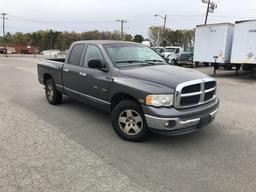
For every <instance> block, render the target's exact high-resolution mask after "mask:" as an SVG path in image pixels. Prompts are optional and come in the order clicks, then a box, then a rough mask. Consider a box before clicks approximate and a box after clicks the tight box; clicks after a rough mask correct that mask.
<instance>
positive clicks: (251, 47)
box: [231, 20, 256, 68]
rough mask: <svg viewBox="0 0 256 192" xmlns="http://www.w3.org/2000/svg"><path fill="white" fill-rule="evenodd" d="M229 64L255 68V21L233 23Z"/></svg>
mask: <svg viewBox="0 0 256 192" xmlns="http://www.w3.org/2000/svg"><path fill="white" fill-rule="evenodd" d="M231 63H232V64H243V66H244V67H246V66H247V67H248V68H250V66H251V67H256V20H247V21H237V22H236V23H235V30H234V38H233V47H232V54H231ZM249 65H250V66H249Z"/></svg>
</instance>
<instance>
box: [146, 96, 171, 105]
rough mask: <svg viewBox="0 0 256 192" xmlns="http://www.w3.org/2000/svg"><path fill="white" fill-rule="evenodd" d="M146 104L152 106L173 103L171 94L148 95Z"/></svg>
mask: <svg viewBox="0 0 256 192" xmlns="http://www.w3.org/2000/svg"><path fill="white" fill-rule="evenodd" d="M146 104H147V105H151V106H154V107H170V106H172V105H173V95H171V94H169V95H148V96H147V97H146Z"/></svg>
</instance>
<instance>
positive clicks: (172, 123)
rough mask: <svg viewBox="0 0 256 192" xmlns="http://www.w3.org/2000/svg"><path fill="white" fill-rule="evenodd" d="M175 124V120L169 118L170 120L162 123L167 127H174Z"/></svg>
mask: <svg viewBox="0 0 256 192" xmlns="http://www.w3.org/2000/svg"><path fill="white" fill-rule="evenodd" d="M176 124H177V123H176V121H174V120H171V121H168V122H166V123H165V124H164V126H165V127H167V128H174V127H176Z"/></svg>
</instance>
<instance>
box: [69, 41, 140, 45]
mask: <svg viewBox="0 0 256 192" xmlns="http://www.w3.org/2000/svg"><path fill="white" fill-rule="evenodd" d="M79 43H94V44H99V45H106V44H120V43H126V44H139V45H142V44H140V43H135V42H131V41H119V40H84V41H76V42H74V44H79Z"/></svg>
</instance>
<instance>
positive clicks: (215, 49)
mask: <svg viewBox="0 0 256 192" xmlns="http://www.w3.org/2000/svg"><path fill="white" fill-rule="evenodd" d="M233 34H234V24H231V23H217V24H208V25H197V26H196V32H195V48H194V59H193V60H194V62H195V64H196V65H197V64H198V63H204V64H205V65H208V64H211V63H218V64H219V65H225V64H228V63H230V58H231V49H232V41H233Z"/></svg>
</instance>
